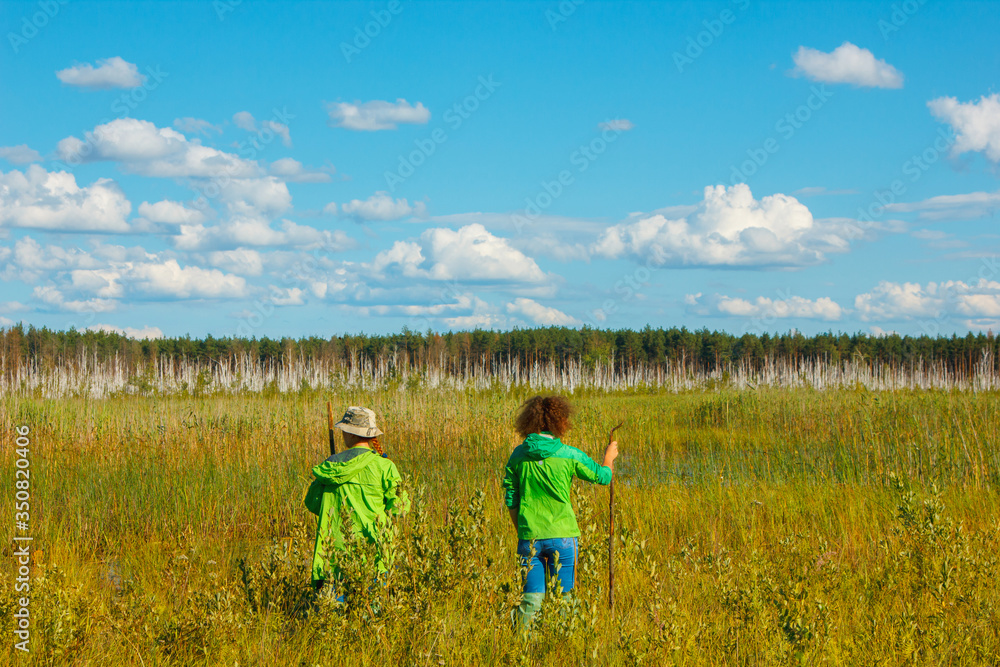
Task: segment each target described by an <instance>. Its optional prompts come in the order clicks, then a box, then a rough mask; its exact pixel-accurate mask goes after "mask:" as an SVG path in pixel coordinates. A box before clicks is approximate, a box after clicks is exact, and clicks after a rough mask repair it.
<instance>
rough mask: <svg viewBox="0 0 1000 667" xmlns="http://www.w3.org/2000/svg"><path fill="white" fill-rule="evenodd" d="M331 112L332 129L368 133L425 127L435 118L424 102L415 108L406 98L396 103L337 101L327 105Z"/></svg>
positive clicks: (418, 103) (382, 101)
mask: <svg viewBox="0 0 1000 667" xmlns="http://www.w3.org/2000/svg"><path fill="white" fill-rule="evenodd" d="M327 112H328V113H329V116H330V119H329V124H330V126H331V127H343V128H345V129H348V130H357V131H365V132H372V131H375V130H395V129H396V127H397V125H398V124H400V123H412V124H417V125H424V124H426V123H427V121H429V120H430V118H431V112H430V111H429V110H428V109H427V107H425V106H424V105H423V103H422V102H417V104H416V106H413V105H412V104H410V103H409V102H407V101H406V100H404V99H402V98H400V99H398V100H396V102H395V103H393V102H386V101H384V100H372V101H371V102H365V103H364V104H361V103H357V102H356V103H354V104H350V103H347V102H334V103H331V104H328V105H327Z"/></svg>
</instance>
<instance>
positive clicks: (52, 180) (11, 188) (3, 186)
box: [0, 165, 132, 232]
mask: <svg viewBox="0 0 1000 667" xmlns="http://www.w3.org/2000/svg"><path fill="white" fill-rule="evenodd" d="M131 210H132V204H131V203H129V201H128V199H126V198H125V195H124V194H123V193H122V191H121V190H120V189H119V188H118V185H117V184H116V183H115V182H114V181H112V180H110V179H107V178H101V179H98V180H97V181H95V182H94V183H92V184H91V185H90V186H88V187H82V188H81V187H79V186H78V185H77V183H76V178H75V177H74V176H73V174H71V173H68V172H65V171H58V172H49V171H46V170H45V169H43V168H42V167H40V166H38V165H31V166H30V167H28V168H27V169H26V170H25V171H24V172H23V173H22V172H20V171H10V172H7V173H6V174H4V173H2V172H0V227H2V226H5V225H6V226H11V227H27V228H33V229H48V230H53V231H56V230H58V231H90V232H125V231H128V223H127V222H126V221H125V218H126V217H127V216H128V214H129V212H130V211H131Z"/></svg>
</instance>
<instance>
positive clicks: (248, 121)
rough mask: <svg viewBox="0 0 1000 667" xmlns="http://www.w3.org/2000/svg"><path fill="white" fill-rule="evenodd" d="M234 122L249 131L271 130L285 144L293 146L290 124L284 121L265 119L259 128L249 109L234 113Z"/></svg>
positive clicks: (261, 131)
mask: <svg viewBox="0 0 1000 667" xmlns="http://www.w3.org/2000/svg"><path fill="white" fill-rule="evenodd" d="M233 123H235V124H236V127H238V128H240V129H241V130H246V131H247V132H258V133H263V132H264V131H265V130H269V131H271V132H273V133H275V134H276V135H278V136H279V137H281V143H283V144H284V145H285V146H287V147H289V148H291V146H292V135H291V133H290V132H289V130H288V126H287V125H285V124H284V123H279V122H278V121H276V120H265V121H262V122H261V124H260V127H259V128H258V127H257V121H256V120H254V117H253V114H251V113H250V112H249V111H238V112H236V113H234V114H233ZM265 143H266V140H265Z"/></svg>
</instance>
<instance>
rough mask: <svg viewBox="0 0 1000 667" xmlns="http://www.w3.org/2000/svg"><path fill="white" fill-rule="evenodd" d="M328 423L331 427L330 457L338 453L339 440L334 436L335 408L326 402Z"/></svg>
mask: <svg viewBox="0 0 1000 667" xmlns="http://www.w3.org/2000/svg"><path fill="white" fill-rule="evenodd" d="M326 421H327V424H328V425H329V427H330V456H333V455H334V454H336V453H337V440H336V438H335V437H334V435H333V434H334V428H333V406H332V405H330V401H327V402H326Z"/></svg>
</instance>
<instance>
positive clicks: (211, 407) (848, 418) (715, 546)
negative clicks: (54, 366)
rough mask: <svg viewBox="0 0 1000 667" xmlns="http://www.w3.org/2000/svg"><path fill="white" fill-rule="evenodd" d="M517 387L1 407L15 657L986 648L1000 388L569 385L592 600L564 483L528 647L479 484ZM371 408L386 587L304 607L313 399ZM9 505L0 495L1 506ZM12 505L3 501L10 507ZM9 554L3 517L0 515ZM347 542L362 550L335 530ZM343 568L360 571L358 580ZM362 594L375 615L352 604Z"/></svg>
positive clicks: (892, 655)
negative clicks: (576, 563) (24, 501)
mask: <svg viewBox="0 0 1000 667" xmlns="http://www.w3.org/2000/svg"><path fill="white" fill-rule="evenodd" d="M529 395H530V394H528V393H526V390H525V389H515V390H512V391H510V392H504V391H493V392H485V393H477V392H462V391H427V390H420V391H417V392H406V391H400V390H393V391H382V392H372V393H362V392H355V393H351V394H346V393H342V394H338V393H334V394H321V393H319V392H312V391H303V392H300V393H297V394H286V395H264V394H250V393H247V394H241V395H237V396H222V395H218V396H211V395H209V396H202V397H197V398H196V397H186V396H173V397H149V398H140V397H119V398H115V399H109V400H90V399H86V398H70V399H59V400H43V399H31V398H18V397H13V396H7V397H4V398H3V399H2V405H3V414H2V421H0V432H2V434H3V442H4V444H5V446H4V448H3V450H2V451H3V454H2V455H0V460H2V462H3V466H2V471H0V488H5V489H13V488H14V477H13V470H14V458H15V456H14V451H13V450H14V447H13V443H14V438H15V434H14V427H15V426H20V425H27V426H29V427H30V428H31V435H30V437H31V441H32V444H31V462H32V463H31V474H32V477H31V484H32V486H31V505H32V507H31V521H32V530H31V532H32V534H33V535H34V537H35V542H34V548H35V549H36V550H40V551H41V553H40V554H36V555H37V556H38V558H37V560H36V565H35V567H34V570H33V577H34V579H33V581H32V601H31V605H30V609H31V613H32V642H31V647H32V653H31V655H30V656H27V657H25V656H20V655H17V654H16V652H15V651H14V650H13V643H14V638H13V636H12V635H10V634H9V629H10V628H11V627H12V619H11V618H10V614H12V613H13V610H14V608H15V607H14V603H15V598H16V596H15V593H14V591H13V587H14V574H13V569H12V568H11V567H7V568H4V569H3V574H2V576H3V581H2V582H0V586H2V588H0V614H2V615H3V617H4V619H3V623H4V626H5V628H8V630H6V631H5V632H7V633H8V634H7V637H8V641H7V642H6V643H5V645H4V646H3V648H2V649H0V655H3V656H4V658H5V661H13V660H15V659H16V660H21V661H22V662H25V661H27V662H36V663H38V664H60V665H61V664H91V663H92V664H102V663H103V664H137V665H138V664H142V665H152V664H206V665H216V664H229V665H233V664H237V663H238V664H241V665H248V664H274V665H300V664H305V665H313V664H322V665H332V664H341V663H344V662H345V661H346V662H348V663H349V664H355V665H357V664H379V665H384V664H399V665H409V664H429V665H437V664H456V665H459V664H531V665H542V664H593V663H597V664H636V663H643V664H651V665H659V664H672V663H676V664H691V665H700V664H748V665H757V664H799V663H801V664H818V663H829V664H891V665H896V664H983V663H996V662H998V661H1000V634H998V633H1000V630H998V628H1000V615H998V612H996V611H995V610H994V607H995V606H996V604H995V603H996V601H997V600H1000V584H998V583H997V582H998V574H1000V571H998V564H997V554H998V553H1000V529H998V521H997V516H998V511H1000V492H998V491H1000V458H998V447H997V444H996V443H997V442H998V436H1000V396H998V395H997V394H994V393H989V392H983V393H961V392H907V391H899V392H891V393H889V392H883V393H872V392H868V391H866V390H864V389H859V390H856V391H851V390H837V391H826V392H818V391H811V390H760V391H756V392H753V391H746V392H734V391H722V392H705V393H702V392H696V393H682V394H673V393H642V392H633V393H607V394H606V393H596V392H585V393H580V394H578V395H576V396H574V397H573V398H572V401H573V403H574V405H575V407H576V409H577V412H576V414H575V417H574V429H573V430H572V431H571V432H570V433H569V434H568V435H567V436H566V437H565V438H564V440H565V441H566V442H568V443H570V444H573V445H576V446H579V447H581V448H582V449H584V450H585V451H587V452H589V453H590V454H591V455H592V456H593V457H595V458H599V456H600V453H601V452H602V451H603V446H604V444H605V441H606V437H607V436H606V433H607V429H609V428H610V427H611V426H612V425H614V424H615V423H617V422H618V421H619V420H620V419H625V421H626V424H625V427H624V428H623V429H622V430H621V431H619V433H618V439H619V442H620V445H621V450H622V456H621V458H620V459H619V463H618V469H617V475H618V476H617V480H618V481H617V486H616V502H617V511H616V525H617V526H618V528H619V531H618V533H617V534H616V538H615V544H616V554H617V556H616V572H617V577H616V599H617V605H616V614H615V615H614V617H613V618H612V616H611V615H610V614H609V613H608V610H607V608H606V596H607V533H606V531H607V523H608V507H607V499H608V493H607V489H605V488H600V487H591V486H589V485H584V484H582V483H580V482H577V493H576V501H575V502H576V507H577V514H578V517H579V519H580V524H581V527H582V529H583V531H584V535H583V536H582V538H581V558H580V573H579V576H578V581H579V586H578V595H577V602H576V605H575V607H574V608H573V609H557V608H552V609H548V610H546V613H545V614H544V619H543V620H542V622H541V625H540V626H539V627H538V628H537V629H536V631H535V632H534V634H533V635H532V636H531V638H530V639H527V640H525V639H522V638H521V637H519V636H518V635H517V634H516V633H515V632H513V630H512V629H511V628H510V627H509V623H508V621H507V619H508V616H507V614H508V612H509V609H510V607H511V605H513V604H514V603H515V602H516V601H517V599H518V596H519V572H518V568H517V562H516V558H515V555H514V547H515V538H514V535H513V531H512V528H511V526H510V524H509V519H508V517H507V515H506V511H505V510H504V508H503V507H502V506H501V497H500V486H499V482H500V474H501V469H502V466H503V463H504V462H505V461H506V458H507V456H508V455H509V453H510V451H511V449H512V448H513V447H514V446H515V445H516V444H517V442H518V438H517V437H516V435H515V434H514V432H513V429H512V421H513V415H514V413H515V411H516V409H517V406H518V405H519V404H520V402H521V401H522V400H523V399H524V398H526V397H527V396H529ZM328 399H329V400H332V401H333V403H334V405H335V406H338V407H337V409H340V408H341V407H343V406H345V405H348V404H351V405H357V404H363V405H368V406H370V407H373V408H374V409H375V410H376V412H377V413H378V414H379V415H380V417H381V418H382V419H383V421H384V425H383V429H384V430H385V431H386V436H385V438H384V440H385V442H384V444H385V445H386V448H387V451H388V452H389V453H390V456H391V457H392V458H393V460H394V461H395V462H396V463H397V465H398V467H399V469H400V471H401V472H403V474H404V476H406V477H407V484H408V485H409V488H410V493H411V495H413V496H414V503H413V505H414V508H413V511H412V512H411V513H410V514H409V515H407V516H406V517H404V518H403V519H402V520H400V521H399V523H398V524H397V529H398V533H399V536H398V539H397V542H396V548H397V551H398V554H397V566H396V567H395V568H394V570H393V575H392V576H393V583H392V585H391V586H390V587H388V588H387V589H378V590H375V591H368V590H367V589H366V587H364V586H361V587H360V590H361V593H359V594H360V595H361V596H362V597H371V598H374V599H370V600H369V599H365V600H359V601H357V602H356V603H355V604H353V605H351V606H349V607H348V608H341V607H336V606H331V605H329V604H328V603H326V602H323V601H319V602H317V601H315V600H313V599H311V598H310V596H309V592H308V590H307V589H308V579H309V575H308V568H307V564H306V561H307V559H308V556H309V554H311V548H312V538H313V533H314V530H315V518H314V517H313V516H312V515H310V514H308V512H307V511H306V510H305V508H304V506H303V505H302V497H303V495H304V493H305V490H306V487H307V486H308V483H309V481H310V478H311V476H310V468H311V466H312V465H314V464H315V463H317V462H319V461H320V460H322V458H324V457H325V456H326V454H327V453H328V452H327V450H328V445H327V432H326V423H325V401H326V400H328ZM11 495H13V494H12V493H11ZM9 512H10V513H11V515H12V511H11V510H9ZM3 525H4V529H3V530H4V531H5V538H6V539H5V540H4V544H6V545H8V546H6V547H5V556H7V560H8V562H13V559H12V558H11V549H12V547H11V546H9V545H11V544H12V540H11V539H10V538H11V537H12V535H13V531H12V526H13V516H10V519H9V520H8V521H5V522H3ZM356 548H362V547H361V546H360V545H359V546H357V547H356ZM356 575H357V577H358V580H359V581H362V580H364V577H365V576H367V575H366V573H364V572H358V573H356ZM372 605H376V606H377V607H378V609H379V613H378V614H374V615H373V614H371V613H370V609H371V607H372Z"/></svg>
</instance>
